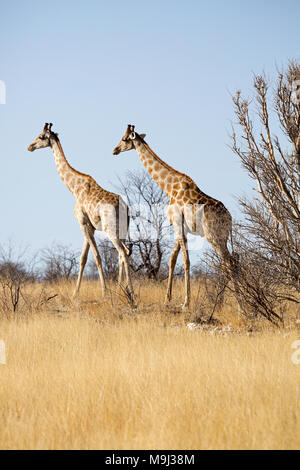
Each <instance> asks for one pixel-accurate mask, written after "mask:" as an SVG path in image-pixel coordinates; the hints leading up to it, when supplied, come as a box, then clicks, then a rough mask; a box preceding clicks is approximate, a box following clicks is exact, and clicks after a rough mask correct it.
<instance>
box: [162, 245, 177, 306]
mask: <svg viewBox="0 0 300 470" xmlns="http://www.w3.org/2000/svg"><path fill="white" fill-rule="evenodd" d="M179 251H180V241H179V239H176V241H175V245H174V247H173V250H172V253H171V256H170V259H169V278H168V287H167V294H166V299H165V304H168V303H169V302H170V300H171V298H172V287H173V275H174V270H175V266H176V261H177V258H178V253H179Z"/></svg>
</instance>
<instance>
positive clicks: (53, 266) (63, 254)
mask: <svg viewBox="0 0 300 470" xmlns="http://www.w3.org/2000/svg"><path fill="white" fill-rule="evenodd" d="M40 258H41V262H42V265H43V268H42V277H43V278H44V279H45V280H47V281H57V280H58V279H61V278H64V279H71V278H72V277H73V276H76V275H77V271H78V260H79V253H78V252H76V251H74V250H73V249H72V248H70V247H69V246H66V245H61V244H53V245H52V246H51V247H50V248H45V249H44V250H42V251H41V256H40Z"/></svg>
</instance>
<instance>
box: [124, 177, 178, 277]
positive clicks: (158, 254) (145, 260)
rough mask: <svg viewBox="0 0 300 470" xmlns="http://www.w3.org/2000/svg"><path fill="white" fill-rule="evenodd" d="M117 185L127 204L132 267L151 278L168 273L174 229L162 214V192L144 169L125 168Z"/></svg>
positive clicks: (163, 205)
mask: <svg viewBox="0 0 300 470" xmlns="http://www.w3.org/2000/svg"><path fill="white" fill-rule="evenodd" d="M117 189H118V191H119V192H121V193H122V194H124V195H125V196H126V198H127V201H128V203H129V207H130V215H131V222H130V224H131V225H130V242H131V244H132V249H133V252H132V256H131V267H132V269H133V271H134V272H135V273H136V274H140V275H143V276H145V277H147V278H149V279H154V280H157V279H160V278H161V277H165V276H167V259H168V255H169V253H170V248H171V245H172V236H173V231H172V230H173V229H172V226H171V225H170V223H169V221H168V220H167V219H166V216H165V209H166V206H167V204H168V200H167V198H166V196H165V194H164V193H163V191H162V190H161V189H160V188H159V186H157V184H156V183H155V181H154V180H153V179H152V178H151V176H150V175H149V174H148V173H147V172H145V171H140V172H128V173H127V175H126V178H125V179H121V178H119V185H118V186H117Z"/></svg>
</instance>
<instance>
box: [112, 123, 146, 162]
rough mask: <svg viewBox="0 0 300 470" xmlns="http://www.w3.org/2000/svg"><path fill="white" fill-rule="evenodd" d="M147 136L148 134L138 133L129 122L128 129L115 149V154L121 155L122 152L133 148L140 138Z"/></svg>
mask: <svg viewBox="0 0 300 470" xmlns="http://www.w3.org/2000/svg"><path fill="white" fill-rule="evenodd" d="M145 137H146V134H138V133H137V132H135V131H134V126H132V125H131V124H128V126H127V130H126V132H125V134H124V136H123V137H122V139H121V140H120V142H119V143H118V145H117V146H116V147H115V149H114V150H113V155H119V153H121V152H126V151H127V150H132V149H134V148H135V143H136V142H137V141H138V140H143V139H144V138H145Z"/></svg>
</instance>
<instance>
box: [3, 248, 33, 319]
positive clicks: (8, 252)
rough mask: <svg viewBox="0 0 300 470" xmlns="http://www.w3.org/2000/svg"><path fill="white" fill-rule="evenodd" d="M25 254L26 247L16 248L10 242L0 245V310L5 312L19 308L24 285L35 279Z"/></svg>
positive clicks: (22, 297) (30, 263)
mask: <svg viewBox="0 0 300 470" xmlns="http://www.w3.org/2000/svg"><path fill="white" fill-rule="evenodd" d="M25 256H26V249H25V250H24V249H17V248H16V247H15V246H14V244H13V243H12V242H9V243H8V245H7V246H0V289H1V294H0V311H1V312H3V313H5V314H9V313H10V312H14V313H15V312H16V311H17V310H18V309H19V305H20V301H21V299H23V300H24V288H25V285H26V284H28V283H29V282H32V281H33V280H34V279H35V276H34V273H33V269H32V262H31V261H30V260H28V259H27V261H26V260H25Z"/></svg>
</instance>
